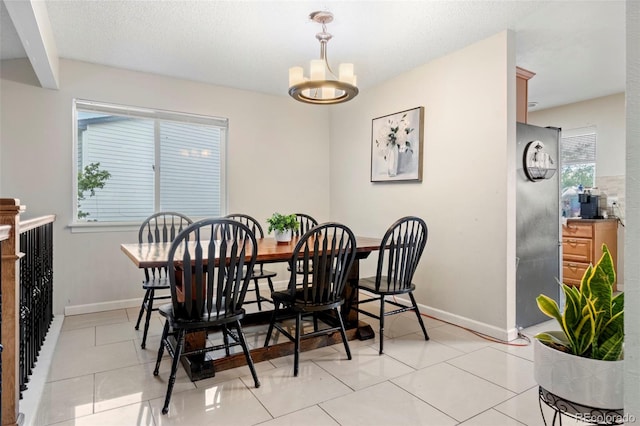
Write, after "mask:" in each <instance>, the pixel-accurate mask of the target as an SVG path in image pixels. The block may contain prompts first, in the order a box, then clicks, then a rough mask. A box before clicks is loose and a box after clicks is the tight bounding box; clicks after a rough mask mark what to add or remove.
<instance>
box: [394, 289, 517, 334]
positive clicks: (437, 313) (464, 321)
mask: <svg viewBox="0 0 640 426" xmlns="http://www.w3.org/2000/svg"><path fill="white" fill-rule="evenodd" d="M397 299H398V300H401V301H402V303H407V304H409V305H411V301H410V300H408V299H401V298H397ZM418 307H419V308H420V312H421V313H424V314H426V315H429V316H432V317H434V318H436V319H439V320H441V321H446V322H449V323H451V324H454V325H457V326H460V327H464V328H468V329H471V330H473V331H476V332H478V333H482V334H485V335H487V336H489V337H493V338H494V339H498V340H503V341H507V342H510V341H512V340H515V339H517V338H518V329H517V328H513V329H509V330H506V329H503V328H499V327H496V326H494V325H490V324H485V323H483V322H480V321H476V320H473V319H470V318H467V317H463V316H460V315H456V314H452V313H451V312H447V311H443V310H440V309H436V308H433V307H431V306H426V305H422V304H420V303H418Z"/></svg>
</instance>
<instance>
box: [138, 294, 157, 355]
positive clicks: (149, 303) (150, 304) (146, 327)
mask: <svg viewBox="0 0 640 426" xmlns="http://www.w3.org/2000/svg"><path fill="white" fill-rule="evenodd" d="M148 294H149V297H148V298H147V317H146V318H145V321H144V333H142V344H141V345H140V347H141V348H142V349H144V348H145V347H146V346H147V333H148V332H149V323H150V322H151V312H153V299H154V298H155V297H156V291H155V290H153V289H149V290H148Z"/></svg>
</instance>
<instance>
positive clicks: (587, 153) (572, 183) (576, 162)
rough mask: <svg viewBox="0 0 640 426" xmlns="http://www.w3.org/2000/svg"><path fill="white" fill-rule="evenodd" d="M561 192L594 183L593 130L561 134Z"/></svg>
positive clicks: (594, 144)
mask: <svg viewBox="0 0 640 426" xmlns="http://www.w3.org/2000/svg"><path fill="white" fill-rule="evenodd" d="M560 161H561V164H562V175H561V179H562V183H561V186H562V190H563V191H564V190H566V189H568V188H575V187H577V186H578V185H582V186H583V187H585V188H589V187H594V186H595V183H596V131H595V129H593V128H587V129H576V130H572V131H569V132H566V133H565V132H563V135H562V138H561V140H560Z"/></svg>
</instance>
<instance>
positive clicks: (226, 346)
mask: <svg viewBox="0 0 640 426" xmlns="http://www.w3.org/2000/svg"><path fill="white" fill-rule="evenodd" d="M222 342H223V343H224V353H225V355H227V356H229V355H231V353H230V352H229V329H228V328H227V326H226V325H223V326H222Z"/></svg>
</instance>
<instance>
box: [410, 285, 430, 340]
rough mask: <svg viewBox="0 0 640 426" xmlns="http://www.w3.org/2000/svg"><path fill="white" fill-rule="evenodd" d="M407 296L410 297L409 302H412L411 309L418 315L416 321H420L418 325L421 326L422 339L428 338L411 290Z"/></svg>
mask: <svg viewBox="0 0 640 426" xmlns="http://www.w3.org/2000/svg"><path fill="white" fill-rule="evenodd" d="M409 297H410V298H411V303H413V310H414V311H415V313H416V315H417V316H418V322H419V323H420V327H421V328H422V332H423V333H424V340H429V335H428V334H427V329H426V327H425V326H424V322H423V321H422V315H420V310H419V309H418V304H417V303H416V299H415V297H413V292H410V293H409Z"/></svg>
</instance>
